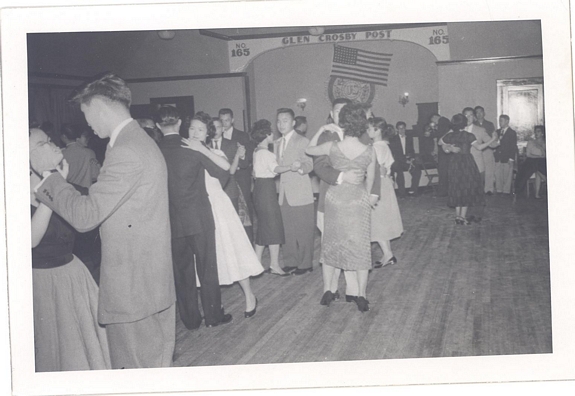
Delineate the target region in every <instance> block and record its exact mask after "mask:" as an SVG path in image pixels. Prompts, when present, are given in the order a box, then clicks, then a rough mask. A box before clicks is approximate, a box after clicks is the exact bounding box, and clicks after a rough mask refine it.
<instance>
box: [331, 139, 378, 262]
mask: <svg viewBox="0 0 575 396" xmlns="http://www.w3.org/2000/svg"><path fill="white" fill-rule="evenodd" d="M372 152H373V147H372V146H367V147H366V150H365V151H364V152H363V153H361V154H360V155H358V156H357V157H355V158H354V159H351V160H350V159H349V158H347V157H346V156H345V155H344V154H343V153H342V152H341V150H340V148H339V144H338V143H334V144H333V145H332V146H331V150H330V153H329V158H330V160H331V164H332V166H333V167H334V168H335V169H337V170H339V171H342V172H345V171H347V170H350V169H361V170H363V171H365V170H366V169H367V166H368V165H369V164H370V162H371V158H372ZM370 234H371V206H370V205H369V193H368V191H367V190H366V186H365V184H364V183H362V184H358V185H356V184H349V183H345V182H344V183H342V184H340V185H336V186H329V188H328V190H327V192H326V195H325V226H324V234H323V240H322V248H321V262H322V263H324V264H327V265H330V266H332V267H336V268H341V269H344V270H350V271H355V270H368V269H371V247H370V246H371V245H370Z"/></svg>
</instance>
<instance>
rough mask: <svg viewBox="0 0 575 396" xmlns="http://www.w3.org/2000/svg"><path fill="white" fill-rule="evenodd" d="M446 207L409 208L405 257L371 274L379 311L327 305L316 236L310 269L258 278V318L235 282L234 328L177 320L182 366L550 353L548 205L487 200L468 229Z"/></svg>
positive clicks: (405, 206) (407, 203)
mask: <svg viewBox="0 0 575 396" xmlns="http://www.w3.org/2000/svg"><path fill="white" fill-rule="evenodd" d="M445 201H446V198H439V197H435V196H434V194H433V193H431V192H427V193H426V194H423V195H421V196H419V197H416V198H405V199H402V200H400V201H399V205H400V209H401V213H402V217H403V222H404V228H405V232H404V234H403V236H402V237H401V238H400V239H398V240H395V241H393V242H392V249H393V251H394V253H395V255H396V257H397V259H398V261H399V262H398V264H396V265H393V266H387V267H384V268H381V269H377V270H373V271H371V273H370V275H369V283H368V289H367V292H368V299H369V301H370V309H371V310H370V311H369V312H366V313H364V314H362V313H361V312H359V311H358V309H357V306H356V305H355V303H346V302H345V298H341V299H340V300H339V301H335V302H334V303H332V304H331V306H330V307H325V306H321V305H319V301H320V298H321V296H322V276H321V268H320V267H318V260H319V249H320V243H319V242H320V241H319V237H318V238H316V249H315V257H314V271H313V272H312V273H308V274H305V275H301V276H295V275H293V276H290V277H278V276H274V275H269V274H264V275H261V276H259V277H256V278H253V279H252V288H253V290H254V293H255V294H256V296H257V298H258V308H257V313H256V315H255V316H254V317H252V318H250V319H244V315H243V312H244V308H245V305H244V298H243V294H242V291H241V289H240V287H239V285H233V286H230V287H223V288H222V301H223V304H224V306H225V308H226V312H230V313H231V314H232V315H233V317H234V319H233V322H232V323H231V324H227V325H223V326H218V327H215V328H211V329H208V328H206V327H205V326H204V325H203V324H202V327H201V328H200V329H198V330H196V331H189V330H187V329H186V328H185V327H184V325H183V324H182V322H181V321H180V320H179V318H178V322H177V330H176V352H175V355H174V365H175V366H209V365H231V364H258V363H289V362H321V361H346V360H363V359H397V358H423V357H450V356H480V355H507V354H535V353H550V352H552V342H551V298H550V283H549V243H548V222H547V200H546V199H542V200H535V199H526V198H520V199H518V200H517V202H516V203H515V204H514V203H513V202H512V199H511V197H509V196H491V197H487V208H486V210H485V218H484V220H483V222H482V223H481V224H479V225H477V224H473V225H469V226H462V225H456V224H455V223H454V221H453V217H454V216H453V210H451V209H449V208H447V207H446V206H445ZM374 251H375V253H374V256H375V257H377V258H379V257H380V256H381V253H380V251H379V248H378V249H377V250H374ZM266 252H267V251H266ZM280 255H281V253H280ZM264 265H265V266H269V255H268V256H267V257H264ZM339 290H340V293H341V294H342V297H343V294H344V293H345V283H344V277H343V275H342V276H341V278H340V287H339Z"/></svg>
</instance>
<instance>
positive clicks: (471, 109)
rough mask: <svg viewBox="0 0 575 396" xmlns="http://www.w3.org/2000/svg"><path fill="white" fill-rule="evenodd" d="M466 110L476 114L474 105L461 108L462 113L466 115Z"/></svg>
mask: <svg viewBox="0 0 575 396" xmlns="http://www.w3.org/2000/svg"><path fill="white" fill-rule="evenodd" d="M466 111H470V112H472V113H473V114H475V110H473V107H466V108H464V109H463V110H461V114H463V115H465V112H466Z"/></svg>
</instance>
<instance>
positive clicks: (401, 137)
mask: <svg viewBox="0 0 575 396" xmlns="http://www.w3.org/2000/svg"><path fill="white" fill-rule="evenodd" d="M395 127H396V129H397V135H395V136H394V137H392V138H391V139H390V140H389V148H390V150H391V154H392V155H393V159H394V162H393V165H391V173H392V175H393V177H394V179H395V182H396V183H397V195H398V196H399V197H405V196H406V193H405V177H404V176H403V172H405V171H408V172H409V173H410V174H411V188H410V191H409V194H410V195H413V196H417V195H418V194H419V180H420V179H421V167H420V165H418V164H417V163H416V162H415V157H416V155H415V149H414V147H413V137H412V136H407V135H406V133H405V129H406V124H405V122H403V121H399V122H398V123H397V124H396V125H395Z"/></svg>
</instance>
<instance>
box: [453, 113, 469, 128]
mask: <svg viewBox="0 0 575 396" xmlns="http://www.w3.org/2000/svg"><path fill="white" fill-rule="evenodd" d="M466 126H467V118H466V117H465V116H464V115H463V114H461V113H458V114H456V115H454V116H453V117H451V128H452V129H453V130H454V131H460V130H462V129H463V128H465V127H466Z"/></svg>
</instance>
